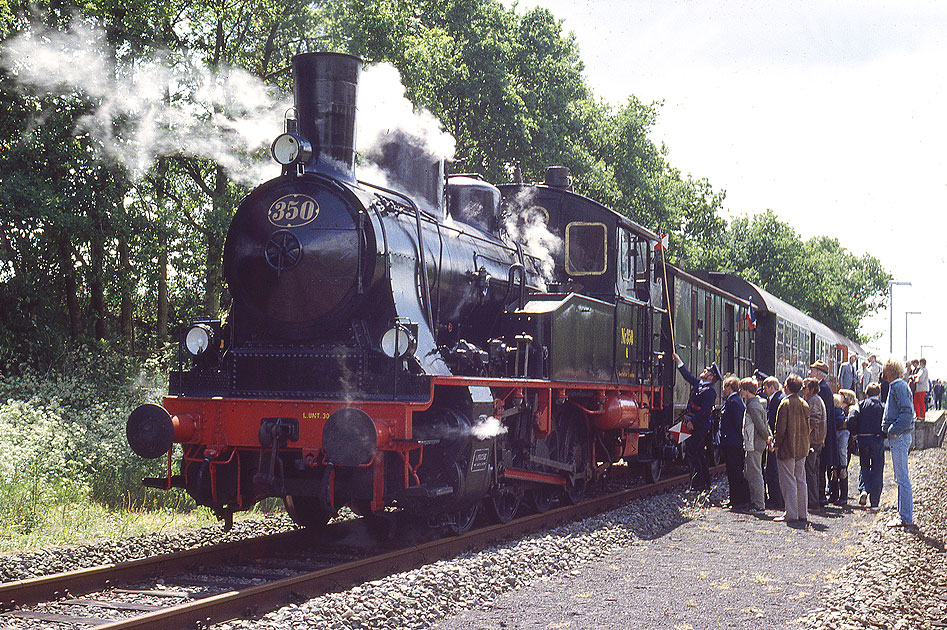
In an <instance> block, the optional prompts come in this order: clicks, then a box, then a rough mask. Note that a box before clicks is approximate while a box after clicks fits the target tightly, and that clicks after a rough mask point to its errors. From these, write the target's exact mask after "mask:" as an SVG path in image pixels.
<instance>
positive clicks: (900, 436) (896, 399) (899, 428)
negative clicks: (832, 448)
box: [881, 359, 914, 527]
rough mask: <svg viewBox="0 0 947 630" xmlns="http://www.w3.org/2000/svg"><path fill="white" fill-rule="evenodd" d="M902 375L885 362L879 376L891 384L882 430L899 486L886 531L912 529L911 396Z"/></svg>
mask: <svg viewBox="0 0 947 630" xmlns="http://www.w3.org/2000/svg"><path fill="white" fill-rule="evenodd" d="M903 374H904V366H903V365H901V362H900V361H898V360H897V359H888V361H887V362H886V363H885V366H884V369H883V370H882V372H881V378H883V379H884V380H885V381H887V382H888V383H889V384H890V386H889V388H888V400H887V401H886V402H885V415H884V418H882V421H881V430H882V431H883V432H885V433H887V434H888V446H889V447H891V464H892V467H893V468H894V482H895V483H896V484H897V485H898V515H897V516H895V517H894V518H892V519H891V520H890V521H888V527H901V526H902V525H903V526H913V525H914V497H913V494H912V492H911V478H910V477H909V476H908V451H909V450H911V438H912V436H913V431H914V401H913V398H914V396H913V394H911V388H910V386H908V384H907V383H906V382H904V379H903V378H901V376H902V375H903Z"/></svg>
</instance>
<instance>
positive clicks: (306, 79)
mask: <svg viewBox="0 0 947 630" xmlns="http://www.w3.org/2000/svg"><path fill="white" fill-rule="evenodd" d="M361 69H362V60H361V59H359V58H358V57H353V56H351V55H343V54H340V53H305V54H302V55H296V56H295V57H293V97H294V99H295V101H296V115H297V118H298V124H299V135H300V136H302V137H303V138H304V139H306V140H308V141H309V143H310V144H311V145H312V157H311V158H310V159H309V161H308V162H306V165H305V170H306V172H307V173H311V172H316V173H322V174H323V175H328V176H329V177H334V178H337V179H341V180H344V181H347V182H351V183H355V99H356V96H357V94H358V76H359V72H360V71H361Z"/></svg>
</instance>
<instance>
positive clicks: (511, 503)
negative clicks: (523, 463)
mask: <svg viewBox="0 0 947 630" xmlns="http://www.w3.org/2000/svg"><path fill="white" fill-rule="evenodd" d="M521 502H522V498H521V497H520V495H519V494H517V493H516V492H514V491H513V489H512V488H501V489H499V490H496V491H494V492H493V493H492V494H491V495H490V496H489V497H488V498H487V503H488V504H489V505H490V507H491V508H493V510H492V511H493V516H494V518H495V519H496V521H497V522H498V523H509V522H510V521H512V520H513V518H514V517H515V516H516V511H517V510H519V507H520V503H521Z"/></svg>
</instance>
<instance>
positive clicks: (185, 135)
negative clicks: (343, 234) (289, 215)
mask: <svg viewBox="0 0 947 630" xmlns="http://www.w3.org/2000/svg"><path fill="white" fill-rule="evenodd" d="M108 50H109V49H108V46H107V45H106V41H105V33H104V31H103V30H102V29H100V28H95V27H90V26H87V25H85V24H83V23H81V22H79V21H74V22H73V24H72V25H71V26H70V28H69V29H68V30H67V31H54V30H50V29H46V28H35V29H32V30H29V31H26V32H24V33H22V34H20V35H18V36H16V37H14V38H12V39H11V40H9V41H8V42H7V43H6V45H5V47H4V49H3V51H2V56H0V62H2V64H3V66H4V67H5V68H6V69H7V70H8V71H9V72H10V74H11V75H12V76H13V77H14V78H15V79H16V80H17V81H18V82H19V83H20V84H21V85H24V86H29V87H31V88H34V89H36V90H37V91H40V92H46V93H49V94H56V95H69V94H82V95H84V96H85V97H86V98H88V99H89V100H90V101H91V102H92V105H93V108H92V110H91V113H89V114H88V115H86V116H84V117H82V119H81V120H80V121H79V123H78V127H77V129H76V131H77V133H79V134H89V135H91V136H92V137H94V138H95V139H96V140H98V143H97V146H98V151H99V152H100V154H101V155H102V156H103V157H106V158H110V159H112V160H115V161H116V162H118V163H120V164H122V165H123V166H124V167H125V168H126V169H127V171H128V173H129V175H130V176H131V177H132V178H138V177H140V176H141V175H143V174H144V173H145V171H147V170H148V168H149V167H150V166H151V164H152V162H153V161H154V159H155V158H157V157H158V156H162V155H186V156H190V157H200V158H209V159H212V160H214V161H216V162H217V163H218V164H220V165H222V166H223V167H224V168H226V169H227V171H228V173H229V174H230V176H231V177H232V178H233V179H234V180H236V181H239V182H241V183H244V184H247V185H254V184H257V183H259V182H260V181H262V180H264V179H267V178H268V177H271V176H273V175H275V174H277V172H278V171H275V165H274V164H273V162H272V161H271V160H269V159H268V156H267V155H262V152H261V151H260V149H261V148H263V147H265V146H267V145H268V144H269V143H270V142H271V141H272V139H273V138H274V137H275V136H276V135H277V134H278V133H279V132H280V131H281V130H282V129H281V122H282V119H283V113H284V112H285V111H286V109H288V108H289V107H290V106H291V105H292V102H291V101H290V100H289V99H288V97H287V95H286V94H282V93H279V92H278V91H277V90H274V89H273V88H272V87H270V86H267V85H266V84H265V83H264V82H263V81H262V80H260V79H258V78H257V77H254V76H253V75H251V74H249V73H248V72H246V71H243V70H240V69H237V68H221V69H220V70H218V71H217V72H212V71H210V70H209V69H208V68H207V67H206V66H205V65H204V63H203V62H202V61H201V60H200V59H197V58H193V57H187V56H185V57H184V58H183V59H182V60H181V61H180V62H178V63H172V62H171V60H170V58H169V57H168V55H167V54H164V53H161V52H156V53H154V54H152V55H151V56H150V57H148V58H145V59H139V60H136V61H135V62H134V63H133V64H121V63H119V64H118V65H115V64H114V63H113V61H112V60H111V58H110V55H109V54H108ZM267 171H269V172H267Z"/></svg>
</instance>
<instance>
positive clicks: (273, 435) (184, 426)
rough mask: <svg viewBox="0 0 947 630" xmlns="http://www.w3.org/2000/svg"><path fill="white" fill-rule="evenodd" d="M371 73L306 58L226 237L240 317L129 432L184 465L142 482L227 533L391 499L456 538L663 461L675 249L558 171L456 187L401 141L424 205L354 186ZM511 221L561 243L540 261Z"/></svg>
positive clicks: (196, 330) (398, 148) (397, 149)
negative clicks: (271, 506)
mask: <svg viewBox="0 0 947 630" xmlns="http://www.w3.org/2000/svg"><path fill="white" fill-rule="evenodd" d="M360 66H361V62H360V60H359V59H357V58H355V57H350V56H347V55H340V54H322V53H310V54H303V55H299V56H297V57H295V58H294V60H293V78H294V98H295V109H296V118H295V119H290V120H288V121H287V131H286V133H284V134H283V135H281V136H280V137H278V138H277V139H276V141H275V142H274V143H273V155H274V157H275V158H276V159H277V161H279V162H281V163H282V164H283V171H282V174H281V176H279V177H277V178H276V179H273V180H271V181H268V182H266V183H264V184H262V185H261V186H259V187H257V188H256V189H255V190H253V191H252V192H251V193H250V194H249V195H248V196H247V197H246V198H245V199H244V200H243V201H242V202H241V204H240V206H239V207H238V209H237V211H236V213H235V215H234V218H233V221H232V224H231V226H230V230H229V233H228V235H227V241H226V245H225V251H224V274H225V277H226V280H227V282H228V285H229V288H230V291H231V294H232V296H233V306H232V309H231V312H230V313H229V315H228V317H227V319H226V320H225V321H206V322H198V323H195V324H194V325H192V326H191V327H190V329H188V330H187V331H186V333H185V334H184V335H183V339H182V343H181V347H182V348H184V349H185V350H186V352H187V353H188V354H189V355H191V357H190V359H189V361H188V363H189V364H188V365H186V366H185V365H182V366H181V367H180V369H179V370H177V371H175V372H173V373H172V374H171V379H170V392H169V395H168V396H167V397H166V398H165V400H164V404H163V405H161V406H159V405H143V406H141V407H139V408H138V409H136V410H135V411H134V412H133V413H132V415H131V417H130V418H129V421H128V425H127V436H128V440H129V443H130V445H131V446H132V448H133V450H134V451H135V452H136V453H138V454H139V455H141V456H143V457H150V458H155V457H160V456H162V455H165V454H167V457H168V475H167V477H165V478H155V479H147V480H145V483H146V485H150V486H153V487H158V488H163V489H170V488H172V487H181V488H184V489H186V491H187V492H188V493H189V494H190V495H191V496H192V497H194V499H195V500H196V502H197V503H198V504H200V505H206V506H209V507H211V508H213V509H214V510H215V512H216V513H217V514H218V515H219V516H220V517H222V518H224V519H227V520H229V519H230V518H231V517H232V514H233V512H234V511H237V510H245V509H248V508H250V507H251V506H252V505H253V504H254V503H255V502H257V501H259V500H261V499H263V498H266V497H282V498H283V499H284V501H285V504H286V507H287V510H288V512H289V513H290V515H291V516H292V517H293V518H294V519H295V520H296V521H297V522H299V523H301V524H304V525H310V526H318V525H321V524H324V523H325V522H326V521H327V520H328V519H329V518H330V517H331V516H332V515H334V514H335V513H336V511H337V510H338V509H339V507H341V506H343V505H348V506H350V507H352V508H353V509H354V510H355V511H356V512H358V513H363V514H370V513H378V512H380V511H382V510H384V509H385V508H386V507H389V506H397V507H400V508H402V509H404V510H406V511H409V512H414V513H416V514H421V515H424V516H426V517H428V518H430V519H432V520H434V521H437V522H438V523H439V524H444V525H447V526H449V527H451V528H452V529H454V530H456V531H463V530H464V529H466V528H468V527H469V526H470V524H471V523H472V522H473V519H474V517H475V516H476V513H477V509H478V507H479V506H480V505H481V504H482V503H486V505H487V506H489V507H490V508H491V509H492V512H493V514H494V516H495V517H496V518H497V519H499V520H501V521H505V520H508V519H510V518H512V517H513V516H514V514H515V513H516V511H517V509H518V507H519V505H520V502H521V501H522V500H523V499H526V500H528V501H529V502H530V503H531V504H532V506H533V507H534V508H535V509H538V510H545V509H548V508H549V507H550V505H551V504H552V502H554V501H555V500H559V499H560V498H565V499H567V500H572V501H575V500H578V499H579V498H581V496H582V495H583V492H584V490H585V486H586V484H587V483H589V482H591V481H593V480H595V479H596V478H597V477H598V476H600V475H601V474H602V472H603V471H604V469H605V468H606V467H607V466H608V465H609V464H611V463H613V462H615V461H617V460H619V459H621V458H638V457H640V458H641V459H644V460H650V461H653V460H655V456H656V454H657V452H658V450H659V449H658V446H659V443H658V440H659V439H663V436H662V434H660V433H656V432H655V431H653V430H652V428H651V422H652V413H653V412H655V413H657V412H659V411H660V410H661V409H662V407H663V404H664V402H663V400H664V399H663V393H664V392H663V388H662V386H661V384H660V382H659V380H660V375H661V365H662V356H661V353H660V352H659V351H658V350H657V349H658V348H659V346H660V340H659V336H660V330H661V324H660V322H661V319H662V318H664V317H666V309H665V306H664V303H663V297H662V296H663V294H664V289H663V285H662V279H661V277H660V274H659V273H658V271H657V270H658V268H657V267H656V265H655V262H656V261H655V253H654V251H655V245H656V244H657V243H658V242H659V238H658V235H656V234H655V233H653V232H651V231H649V230H647V229H645V228H643V227H641V226H639V225H637V224H635V223H633V222H632V221H630V220H628V219H627V218H625V217H623V216H621V215H619V214H617V213H615V212H613V211H611V210H609V209H608V208H605V207H604V206H602V205H600V204H598V203H596V202H594V201H591V200H589V199H587V198H584V197H582V196H580V195H577V194H575V193H573V192H571V191H570V190H569V182H568V173H567V172H566V171H565V169H562V168H553V169H550V170H549V171H548V176H547V181H546V182H544V183H542V184H536V185H524V184H511V185H506V186H501V187H495V186H493V185H491V184H489V183H487V182H485V181H482V180H481V179H479V178H478V177H476V176H471V175H467V176H451V177H449V178H445V177H444V175H443V172H444V168H443V166H442V165H439V164H437V163H430V162H429V163H425V162H424V160H423V156H420V155H419V154H418V152H416V151H413V150H412V147H410V146H407V145H405V144H404V143H403V142H402V141H401V138H399V137H397V136H393V138H392V142H391V143H390V144H389V145H388V146H385V147H382V149H380V150H379V156H378V158H379V160H380V161H381V162H382V163H383V165H388V166H389V167H390V170H394V171H395V172H396V174H397V175H399V176H401V177H400V180H401V181H402V182H404V179H405V177H404V176H409V178H410V181H409V182H407V183H404V185H403V187H402V188H403V189H407V190H409V191H410V193H411V194H410V195H409V194H405V193H401V192H396V191H394V190H390V189H388V188H384V187H381V186H373V185H370V184H367V183H363V182H359V181H358V180H357V179H356V178H355V172H354V166H355V151H354V129H355V95H356V91H357V82H358V75H359V71H360ZM510 221H512V222H513V223H516V222H519V223H520V224H521V225H524V224H529V225H531V226H532V227H534V228H536V227H540V228H542V225H538V226H537V222H538V223H539V224H545V229H546V230H548V232H549V233H550V234H552V235H556V236H558V237H559V238H560V239H561V241H562V243H563V246H562V247H561V249H559V250H557V251H554V252H551V253H550V255H549V256H548V257H547V258H541V257H538V256H536V255H534V254H533V253H532V252H530V251H525V250H524V247H523V246H522V245H520V244H518V243H516V242H512V241H511V240H510V239H509V238H504V235H505V234H507V233H508V230H507V229H506V228H505V227H504V224H505V223H506V224H508V225H511V224H510V223H509V222H510ZM182 353H183V351H182ZM174 443H179V444H181V446H182V449H183V456H182V458H181V467H180V472H179V473H177V474H174V472H173V471H172V452H173V449H172V448H171V447H172V446H173V444H174Z"/></svg>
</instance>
